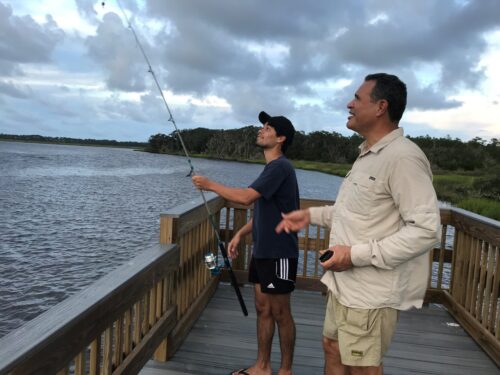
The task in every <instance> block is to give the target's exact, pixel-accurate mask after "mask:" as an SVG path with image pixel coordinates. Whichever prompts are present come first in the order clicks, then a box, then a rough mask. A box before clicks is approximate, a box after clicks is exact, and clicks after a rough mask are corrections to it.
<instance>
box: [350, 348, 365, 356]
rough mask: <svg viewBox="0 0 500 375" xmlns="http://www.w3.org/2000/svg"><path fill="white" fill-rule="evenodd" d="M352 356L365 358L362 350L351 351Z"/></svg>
mask: <svg viewBox="0 0 500 375" xmlns="http://www.w3.org/2000/svg"><path fill="white" fill-rule="evenodd" d="M351 355H352V356H353V357H362V356H363V352H362V351H361V350H351Z"/></svg>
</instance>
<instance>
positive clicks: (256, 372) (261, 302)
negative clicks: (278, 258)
mask: <svg viewBox="0 0 500 375" xmlns="http://www.w3.org/2000/svg"><path fill="white" fill-rule="evenodd" d="M255 311H256V312H257V345H258V349H257V361H256V362H255V364H254V365H253V366H252V367H250V368H249V369H248V370H247V372H248V373H249V374H251V375H271V374H272V370H271V347H272V344H273V336H274V324H275V320H274V318H273V315H272V311H271V301H270V300H269V294H265V293H262V292H261V290H260V284H255Z"/></svg>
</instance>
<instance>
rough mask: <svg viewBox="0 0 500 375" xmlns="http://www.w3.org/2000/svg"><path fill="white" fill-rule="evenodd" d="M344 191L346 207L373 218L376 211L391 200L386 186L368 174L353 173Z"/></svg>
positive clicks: (352, 211) (349, 176)
mask: <svg viewBox="0 0 500 375" xmlns="http://www.w3.org/2000/svg"><path fill="white" fill-rule="evenodd" d="M346 178H347V185H346V187H345V189H344V194H343V195H344V197H343V201H344V206H345V208H346V209H347V210H348V211H349V212H351V213H356V214H360V215H365V216H371V215H372V214H373V213H374V211H375V209H376V208H377V207H379V206H380V205H383V203H384V202H385V201H386V200H387V199H390V195H389V194H388V192H387V191H386V189H385V188H384V184H383V183H382V182H381V181H378V180H377V177H374V176H371V175H369V174H367V173H363V172H356V173H351V174H350V175H348V176H347V177H346Z"/></svg>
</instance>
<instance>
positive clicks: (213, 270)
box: [205, 253, 221, 276]
mask: <svg viewBox="0 0 500 375" xmlns="http://www.w3.org/2000/svg"><path fill="white" fill-rule="evenodd" d="M205 266H207V268H208V269H209V270H210V274H211V275H212V276H218V275H220V272H221V267H220V266H218V265H217V258H216V256H215V255H214V254H212V253H207V254H205Z"/></svg>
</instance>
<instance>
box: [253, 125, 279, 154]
mask: <svg viewBox="0 0 500 375" xmlns="http://www.w3.org/2000/svg"><path fill="white" fill-rule="evenodd" d="M256 143H257V146H260V147H262V148H272V147H274V146H275V145H276V144H277V143H278V136H277V135H276V130H275V129H274V128H273V127H272V126H270V125H269V124H268V123H267V122H266V123H265V124H264V125H263V126H262V128H261V129H260V130H259V132H258V133H257V142H256Z"/></svg>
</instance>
